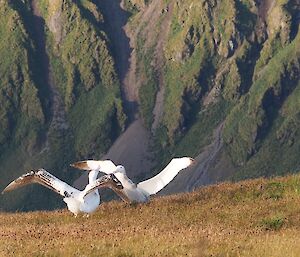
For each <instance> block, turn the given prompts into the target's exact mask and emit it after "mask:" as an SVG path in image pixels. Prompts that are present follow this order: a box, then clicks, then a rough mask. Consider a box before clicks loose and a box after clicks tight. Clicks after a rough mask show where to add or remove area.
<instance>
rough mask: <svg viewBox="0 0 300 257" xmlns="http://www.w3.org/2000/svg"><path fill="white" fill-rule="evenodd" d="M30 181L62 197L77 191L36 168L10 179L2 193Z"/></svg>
mask: <svg viewBox="0 0 300 257" xmlns="http://www.w3.org/2000/svg"><path fill="white" fill-rule="evenodd" d="M32 183H37V184H40V185H42V186H45V187H47V188H49V189H51V190H53V191H54V192H56V193H58V194H60V195H61V196H64V197H66V196H69V195H71V194H72V193H74V192H79V191H78V190H77V189H76V188H73V187H71V186H70V185H68V184H67V183H65V182H63V181H61V180H60V179H58V178H57V177H55V176H53V175H52V174H50V173H49V172H47V171H46V170H44V169H38V170H37V171H30V172H29V173H26V174H24V175H22V176H20V177H19V178H17V179H16V180H14V181H12V182H11V183H10V184H9V185H8V186H7V187H6V188H5V189H4V190H3V191H2V194H3V193H5V192H9V191H12V190H15V189H17V188H20V187H23V186H26V185H28V184H32Z"/></svg>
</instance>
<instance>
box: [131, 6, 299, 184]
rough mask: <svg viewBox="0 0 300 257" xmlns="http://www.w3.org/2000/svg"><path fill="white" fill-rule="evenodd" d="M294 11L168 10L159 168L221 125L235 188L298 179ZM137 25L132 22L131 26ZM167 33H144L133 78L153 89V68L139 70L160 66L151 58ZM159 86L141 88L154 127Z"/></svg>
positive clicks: (194, 152) (158, 22)
mask: <svg viewBox="0 0 300 257" xmlns="http://www.w3.org/2000/svg"><path fill="white" fill-rule="evenodd" d="M292 6H294V2H293V1H288V0H286V1H276V2H275V3H274V5H270V6H268V4H257V3H255V1H251V0H243V1H205V2H203V3H199V2H197V1H194V0H188V1H179V2H175V1H165V2H164V3H163V4H162V5H161V6H160V8H161V10H163V11H162V12H161V15H160V16H159V18H157V19H156V25H155V26H157V27H160V26H161V24H163V23H162V22H161V20H162V19H164V17H166V16H167V15H170V30H169V33H168V40H167V41H166V42H165V43H164V47H163V53H164V55H163V60H164V66H163V69H162V70H160V72H162V76H161V77H162V78H163V81H162V82H161V81H157V83H159V84H160V85H159V86H164V87H165V95H164V106H163V119H162V121H161V123H160V126H159V128H158V129H157V131H156V133H155V146H154V148H155V150H157V152H158V156H159V157H160V158H161V162H162V163H164V162H166V160H168V159H170V157H171V156H174V155H177V154H192V155H193V156H195V155H197V154H198V153H200V152H201V149H203V147H204V146H206V145H208V144H209V143H210V142H211V140H212V139H213V138H212V133H213V131H214V129H215V128H216V127H217V125H218V124H220V123H221V122H222V121H224V120H225V126H224V131H223V138H224V143H225V147H224V148H223V154H225V155H226V159H227V160H229V162H231V163H232V164H233V165H234V167H235V171H236V174H235V175H234V177H233V179H243V178H253V177H257V176H270V175H272V174H284V173H285V172H287V171H297V169H299V165H300V163H299V160H298V159H299V158H298V157H297V156H299V145H300V137H299V129H298V128H299V122H300V120H299V101H298V100H297V99H299V97H300V95H299V82H298V81H299V74H300V73H299V71H300V70H299V69H300V68H299V67H300V64H299V57H300V55H299V49H300V45H299V38H300V37H299V33H297V31H298V30H297V29H296V25H295V21H293V19H295V13H296V11H295V9H294V8H293V7H292ZM266 8H270V10H267V9H266ZM170 13H171V14H170ZM140 18H141V16H138V15H137V16H135V19H134V20H133V21H132V24H137V23H138V19H140ZM296 23H297V22H296ZM293 24H294V25H293ZM147 31H151V33H150V32H147ZM166 31H168V30H167V28H165V27H160V29H158V30H157V29H154V25H153V22H151V23H149V25H145V24H144V25H143V26H142V28H141V27H139V30H138V32H140V33H138V34H137V51H138V56H142V58H141V57H139V60H140V63H139V66H138V71H137V72H138V75H139V76H140V77H142V81H148V82H149V81H150V82H151V81H153V79H155V74H153V73H152V72H151V69H152V67H151V65H148V67H149V68H148V69H147V71H148V72H145V71H144V70H142V69H140V67H142V66H143V64H149V63H150V64H154V63H156V62H157V61H158V60H159V59H161V57H158V56H156V55H155V54H152V53H151V51H150V49H153V48H154V49H155V48H156V47H158V45H159V44H161V43H162V42H161V41H160V38H161V35H162V34H163V33H166ZM149 37H151V38H153V40H152V41H151V42H152V43H151V44H149V39H148V38H149ZM147 51H149V53H150V54H145V53H147ZM154 84H155V82H152V83H148V84H147V83H141V88H140V96H141V103H140V104H141V110H142V115H143V117H144V120H146V124H147V125H148V126H149V124H151V120H152V119H153V117H152V110H153V108H154V106H155V102H153V101H154V100H155V95H156V91H155V88H157V86H156V87H154V86H153V85H154ZM224 106H226V107H225V108H224ZM145 110H146V111H145ZM205 113H206V115H207V116H205V115H204V114H205ZM207 131H209V133H207Z"/></svg>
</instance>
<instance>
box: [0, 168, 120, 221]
mask: <svg viewBox="0 0 300 257" xmlns="http://www.w3.org/2000/svg"><path fill="white" fill-rule="evenodd" d="M98 173H99V171H97V170H92V171H90V173H89V184H87V186H86V187H85V189H84V190H82V191H80V190H78V189H76V188H74V187H72V186H70V185H68V184H67V183H65V182H63V181H62V180H60V179H58V178H57V177H55V176H53V175H52V174H50V173H49V172H47V171H46V170H45V169H38V170H36V171H34V170H32V171H30V172H28V173H26V174H24V175H22V176H20V177H19V178H17V179H16V180H14V181H12V182H11V183H10V184H9V185H8V186H7V187H6V188H5V189H4V190H3V191H2V194H4V193H5V192H8V191H12V190H15V189H17V188H19V187H23V186H25V185H27V184H32V183H38V184H40V185H43V186H45V187H47V188H49V189H51V190H53V191H54V192H56V193H58V194H60V195H61V196H63V197H64V198H63V200H64V202H65V203H66V204H67V207H68V209H69V211H70V212H72V213H73V214H74V215H75V217H76V216H77V214H79V213H85V214H87V215H88V214H90V213H92V212H94V211H95V210H96V208H97V207H98V206H99V204H100V195H99V192H98V189H93V190H90V189H91V185H92V184H93V183H95V181H96V180H97V176H98ZM111 175H113V174H111ZM111 175H105V176H102V177H101V178H100V179H98V180H97V184H98V185H99V186H98V188H99V187H102V186H103V187H115V188H119V189H121V188H123V186H122V184H121V183H120V182H119V181H118V180H117V179H116V177H115V176H114V175H113V176H111ZM87 191H89V192H88V193H87Z"/></svg>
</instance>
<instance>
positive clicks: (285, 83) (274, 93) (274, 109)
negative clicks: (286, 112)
mask: <svg viewBox="0 0 300 257" xmlns="http://www.w3.org/2000/svg"><path fill="white" fill-rule="evenodd" d="M286 72H287V74H285V76H284V75H283V76H282V78H281V81H279V82H278V83H281V90H280V92H278V89H277V90H276V89H274V88H269V89H268V90H267V91H266V92H265V94H264V97H263V100H262V108H263V109H264V112H265V118H264V121H263V124H262V126H261V127H259V129H258V131H257V139H258V146H257V147H256V148H257V149H258V148H259V147H260V145H261V143H262V142H263V140H264V139H265V138H266V137H267V135H268V134H269V133H270V131H271V129H272V126H273V123H274V121H275V120H276V119H277V117H278V115H279V111H280V109H281V107H282V104H283V103H284V102H285V100H286V99H287V97H288V96H289V95H290V94H291V93H292V92H293V91H294V90H295V89H296V87H297V85H298V81H299V78H300V76H299V75H296V76H293V75H291V74H299V72H298V69H297V68H296V67H295V68H294V72H291V71H289V72H288V71H286Z"/></svg>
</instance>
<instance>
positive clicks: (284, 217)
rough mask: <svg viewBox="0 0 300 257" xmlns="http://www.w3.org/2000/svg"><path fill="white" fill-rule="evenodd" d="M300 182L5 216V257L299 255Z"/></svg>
mask: <svg viewBox="0 0 300 257" xmlns="http://www.w3.org/2000/svg"><path fill="white" fill-rule="evenodd" d="M299 200H300V176H299V175H297V176H287V177H283V178H274V179H269V180H265V179H256V180H249V181H245V182H242V183H237V184H227V183H224V184H220V185H215V186H210V187H207V188H202V189H200V190H198V191H196V192H193V193H189V194H180V195H174V196H169V197H162V198H154V199H152V200H151V201H150V203H148V204H141V205H131V206H130V205H126V204H124V203H122V202H110V203H104V204H102V205H101V206H100V207H99V209H98V211H97V212H96V213H95V214H93V215H92V216H91V217H90V218H88V219H87V218H83V217H79V218H74V217H72V215H71V214H70V213H69V212H67V211H66V210H63V211H54V212H30V213H16V214H9V213H6V214H4V213H2V214H0V227H1V230H0V255H1V256H28V255H30V256H83V255H84V256H260V257H263V256H274V257H276V256H299V254H300V246H299V243H300V241H299V236H298V235H299V232H300V225H299V224H300V223H299V221H300V216H299V208H300V207H299Z"/></svg>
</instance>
